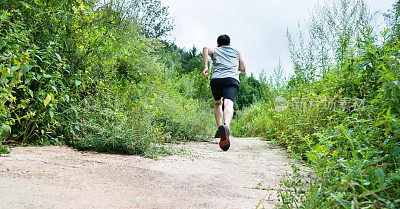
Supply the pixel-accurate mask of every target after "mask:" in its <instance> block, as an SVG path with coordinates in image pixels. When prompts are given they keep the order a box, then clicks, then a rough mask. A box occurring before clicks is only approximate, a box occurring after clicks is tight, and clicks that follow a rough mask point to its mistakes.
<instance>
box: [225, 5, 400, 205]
mask: <svg viewBox="0 0 400 209" xmlns="http://www.w3.org/2000/svg"><path fill="white" fill-rule="evenodd" d="M355 3H359V1H339V5H340V7H337V8H335V7H325V8H322V10H317V12H316V13H315V14H314V16H313V17H312V18H315V17H316V15H319V14H338V12H339V13H340V12H341V13H342V14H343V15H344V16H343V17H342V18H339V19H342V20H349V21H350V22H352V21H356V22H357V19H358V18H355V17H360V16H357V15H356V16H353V14H359V15H363V16H364V17H370V14H368V12H367V10H354V11H355V13H353V12H351V13H346V11H353V10H352V9H351V8H357V7H358V6H356V5H355ZM333 4H336V3H333ZM346 5H354V6H355V7H346V8H348V9H350V10H345V9H344V7H343V6H346ZM359 5H363V4H359ZM357 12H359V13H357ZM360 12H362V13H360ZM364 12H366V13H364ZM319 17H320V18H324V15H322V16H321V15H319ZM328 17H331V16H329V15H328ZM332 18H333V19H335V18H334V17H333V16H332ZM354 18H355V19H354ZM339 19H338V20H339ZM363 20H368V19H363ZM338 23H340V24H341V23H345V22H338ZM329 24H330V23H329V22H318V21H316V22H315V21H314V22H313V24H311V25H310V26H309V30H310V34H315V31H313V30H314V29H316V28H318V27H320V28H321V27H322V28H329V27H331V26H330V25H329ZM340 24H339V25H340ZM365 24H366V25H369V24H370V23H368V21H367V22H366V23H365ZM335 25H337V24H335ZM343 27H344V26H343ZM346 27H347V26H346ZM339 28H341V26H339ZM363 29H365V28H353V29H352V30H351V31H350V32H351V33H349V34H348V33H342V32H343V31H339V32H337V31H333V33H332V34H325V35H324V34H322V36H321V37H320V38H322V39H325V38H329V37H331V36H337V38H339V39H341V38H342V39H343V40H352V41H344V42H342V43H341V42H337V43H338V45H332V46H329V43H328V42H326V43H324V44H325V45H320V44H318V45H319V47H323V46H328V47H331V48H330V50H332V52H340V53H339V54H336V53H331V54H330V53H328V54H326V55H327V56H319V55H321V54H319V53H322V52H323V51H322V48H320V49H318V50H317V49H315V48H313V47H314V46H307V45H303V46H304V48H301V47H300V48H290V47H289V50H292V51H291V54H292V55H296V54H298V55H302V56H292V59H293V62H294V66H295V69H296V70H295V75H294V76H293V77H292V78H290V79H289V81H288V83H286V84H284V86H283V87H282V88H279V89H278V88H275V89H277V92H276V95H282V96H283V97H284V98H286V99H287V101H288V103H287V104H288V105H289V107H288V109H286V110H285V111H282V112H277V111H275V110H274V106H275V105H276V104H275V103H274V102H273V101H267V100H264V101H260V102H258V103H255V104H253V105H251V106H250V107H249V108H245V109H243V111H241V112H239V114H238V116H239V117H238V118H237V120H235V121H234V123H233V125H232V129H233V131H234V132H235V133H236V134H239V135H258V136H263V137H266V138H267V139H268V140H273V141H276V142H277V143H278V144H280V145H283V146H284V147H286V148H287V150H288V151H289V152H291V153H292V154H293V155H294V156H296V157H297V158H299V159H302V160H305V161H306V163H307V165H308V166H309V167H311V168H313V170H314V172H315V173H314V175H313V176H312V177H306V176H304V175H303V174H301V172H300V171H299V170H298V168H294V173H293V174H292V175H289V176H287V178H286V179H285V180H284V181H283V182H282V185H281V190H280V191H279V193H280V198H281V199H282V205H281V206H280V207H282V208H398V207H400V199H399V197H400V191H399V188H400V177H399V175H400V174H399V172H400V168H399V166H398V165H399V160H400V156H399V153H400V143H399V136H400V135H399V130H400V120H399V116H400V109H399V108H400V89H399V87H400V86H399V80H400V78H399V75H400V72H399V67H398V66H400V63H399V62H400V60H399V55H400V54H399V50H400V47H399V42H398V39H395V38H394V36H395V34H394V33H393V32H391V31H390V30H385V31H383V32H382V33H381V35H382V37H381V38H378V37H377V36H375V35H374V33H372V32H371V31H370V30H366V31H364V30H363ZM368 31H369V32H368ZM367 32H368V33H367ZM350 37H351V38H350ZM289 38H290V37H289ZM349 38H350V39H349ZM379 39H381V40H383V42H381V43H379V42H377V41H376V40H379ZM317 40H318V39H317ZM333 40H337V39H333ZM291 41H292V40H290V39H289V45H290V44H294V42H292V43H291ZM345 43H348V44H346V47H345V48H343V46H344V45H343V44H345ZM301 44H302V43H301V41H300V46H301ZM321 44H322V43H321ZM344 49H345V50H344ZM306 52H310V53H309V54H307V53H306ZM303 55H304V56H303ZM317 55H318V56H317ZM328 55H329V56H328ZM339 55H340V56H339ZM327 58H329V59H327ZM308 59H312V60H311V61H310V60H308ZM296 63H297V64H296ZM299 63H300V64H299ZM301 63H302V64H301ZM307 63H308V64H307ZM318 63H319V64H318ZM321 63H325V64H324V66H326V67H323V68H322V67H321V66H322V64H321ZM296 66H297V68H296ZM322 69H325V70H326V71H323V72H322V71H321V70H322ZM264 82H265V81H264ZM266 85H267V86H268V85H270V84H269V83H268V82H266ZM345 99H349V100H350V101H351V102H348V100H345ZM335 101H336V103H335ZM354 101H364V102H365V103H364V104H362V105H357V104H356V103H355V102H354ZM332 104H336V105H337V106H336V108H332V107H333V106H331V105H332ZM275 107H276V106H275Z"/></svg>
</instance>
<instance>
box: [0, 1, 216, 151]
mask: <svg viewBox="0 0 400 209" xmlns="http://www.w3.org/2000/svg"><path fill="white" fill-rule="evenodd" d="M0 5H1V7H0V8H1V10H0V20H1V22H0V33H1V36H0V42H1V45H0V56H1V57H0V59H1V62H0V66H1V79H0V88H1V91H0V104H1V109H0V115H1V117H0V124H1V129H0V142H2V143H3V144H10V143H23V144H40V145H45V144H69V145H72V146H73V147H76V148H78V149H91V150H97V151H102V152H112V153H125V154H139V155H146V156H156V155H159V154H168V153H170V152H171V150H169V149H168V148H166V147H165V146H163V143H165V142H170V141H173V140H206V139H207V137H208V136H211V132H212V130H211V126H212V124H213V120H212V110H211V109H210V108H207V107H208V103H207V98H208V97H209V95H204V96H203V97H204V98H205V99H197V97H195V96H194V95H192V96H191V97H188V95H187V94H185V93H184V92H182V91H181V89H185V88H186V89H191V88H192V87H195V88H194V91H197V92H202V91H200V90H199V89H201V88H205V87H204V86H205V85H206V83H200V84H198V85H195V86H193V85H192V82H197V81H196V78H195V77H191V78H190V77H185V76H184V74H183V73H182V72H181V71H180V70H178V69H175V68H174V67H173V66H177V65H180V63H182V62H183V61H186V62H187V60H186V59H185V58H180V57H183V56H184V55H185V54H186V53H188V52H185V51H184V50H178V52H175V51H174V50H172V49H171V48H169V47H166V46H167V45H168V44H167V43H165V42H164V41H162V37H164V36H165V35H167V34H168V32H169V31H171V29H172V24H171V23H172V22H171V21H172V19H171V18H170V17H169V16H168V8H166V7H164V6H162V5H161V3H160V1H135V2H131V4H129V5H124V4H122V1H121V2H120V1H110V2H109V3H104V2H103V1H96V0H87V1H85V0H69V1H42V0H25V1H17V0H6V1H2V2H1V3H0ZM172 45H173V44H172ZM175 48H177V47H175ZM174 56H176V57H174ZM195 56H198V55H197V54H195ZM166 57H167V59H165V58H166ZM177 57H179V58H177ZM166 60H168V63H167V62H166ZM181 69H184V71H185V72H186V71H187V72H191V71H193V69H190V68H189V66H183V67H182V68H181ZM177 83H181V86H177V85H176V84H177ZM208 99H210V98H208ZM1 151H2V152H8V148H6V147H2V150H1Z"/></svg>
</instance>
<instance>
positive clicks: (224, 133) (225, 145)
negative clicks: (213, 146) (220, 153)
mask: <svg viewBox="0 0 400 209" xmlns="http://www.w3.org/2000/svg"><path fill="white" fill-rule="evenodd" d="M218 131H219V133H221V140H220V141H219V147H220V148H221V149H222V150H224V151H228V149H229V147H230V145H231V144H230V142H229V135H228V130H227V128H226V126H223V125H221V126H219V127H218Z"/></svg>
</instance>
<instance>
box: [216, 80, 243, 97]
mask: <svg viewBox="0 0 400 209" xmlns="http://www.w3.org/2000/svg"><path fill="white" fill-rule="evenodd" d="M210 86H211V91H212V94H213V96H214V100H215V101H218V100H221V97H223V98H224V99H230V100H232V101H233V102H235V100H236V96H237V94H238V91H239V81H237V80H236V79H234V78H214V79H211V82H210Z"/></svg>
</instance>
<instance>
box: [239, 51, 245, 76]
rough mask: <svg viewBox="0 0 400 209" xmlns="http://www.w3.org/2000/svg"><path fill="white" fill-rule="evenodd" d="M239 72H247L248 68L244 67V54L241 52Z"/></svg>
mask: <svg viewBox="0 0 400 209" xmlns="http://www.w3.org/2000/svg"><path fill="white" fill-rule="evenodd" d="M239 71H240V72H243V73H244V72H246V66H245V65H244V62H243V59H242V54H240V52H239Z"/></svg>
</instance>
